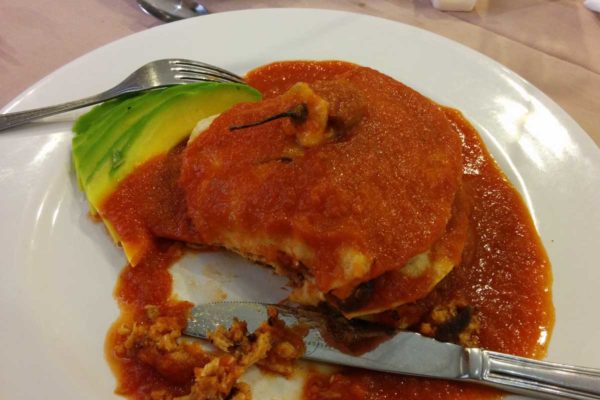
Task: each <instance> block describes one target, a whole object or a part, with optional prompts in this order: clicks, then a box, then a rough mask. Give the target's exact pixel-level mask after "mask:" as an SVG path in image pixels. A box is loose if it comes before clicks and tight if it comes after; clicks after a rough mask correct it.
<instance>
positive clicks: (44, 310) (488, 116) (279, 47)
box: [0, 9, 600, 399]
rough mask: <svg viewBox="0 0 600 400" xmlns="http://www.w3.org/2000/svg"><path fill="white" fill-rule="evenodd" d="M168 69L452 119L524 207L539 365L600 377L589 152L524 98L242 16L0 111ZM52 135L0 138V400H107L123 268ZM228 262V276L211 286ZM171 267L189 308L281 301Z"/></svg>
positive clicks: (58, 131)
mask: <svg viewBox="0 0 600 400" xmlns="http://www.w3.org/2000/svg"><path fill="white" fill-rule="evenodd" d="M168 57H185V58H191V59H197V60H202V61H206V62H209V63H213V64H216V65H221V66H223V67H225V68H229V69H231V70H233V71H235V72H238V73H240V74H242V73H244V72H245V71H247V70H249V69H251V68H253V67H256V66H258V65H261V64H265V63H267V62H270V61H274V60H286V59H341V60H348V61H353V62H356V63H359V64H363V65H367V66H371V67H373V68H376V69H378V70H380V71H382V72H384V73H386V74H389V75H391V76H393V77H395V78H397V79H399V80H401V81H403V82H405V83H407V84H408V85H410V86H412V87H414V88H415V89H417V90H419V91H420V92H422V93H423V94H425V95H427V96H429V97H431V98H432V99H434V100H436V101H438V102H440V103H442V104H446V105H450V106H453V107H456V108H459V109H460V110H462V111H463V112H464V114H465V115H466V116H467V118H469V119H470V120H471V121H472V122H473V123H474V124H475V125H476V127H477V128H478V129H479V131H480V132H481V134H482V135H483V137H484V140H485V141H486V142H487V144H488V146H489V149H490V150H491V152H492V153H493V155H494V156H495V157H496V159H497V160H498V162H499V163H500V165H501V167H502V168H503V169H504V171H505V172H506V173H507V174H508V176H509V177H510V179H511V180H512V182H513V183H514V184H515V185H516V186H517V187H518V189H519V190H520V192H521V193H522V194H523V196H524V198H525V199H526V201H527V203H528V205H529V207H530V209H531V211H532V212H533V214H534V217H535V221H536V224H537V227H538V229H539V231H540V233H541V236H542V239H543V241H544V244H545V246H546V249H547V251H548V253H549V256H550V259H551V261H552V263H553V270H554V302H555V305H556V326H555V329H554V335H553V339H552V342H551V345H550V350H549V354H548V359H550V360H553V361H559V362H566V363H572V364H581V365H587V366H591V367H600V346H598V342H597V337H598V334H599V333H600V319H598V318H597V316H598V311H597V306H598V305H599V304H600V290H598V283H599V282H600V268H598V263H597V260H598V257H597V255H596V250H598V248H600V207H599V205H600V195H599V192H598V188H600V151H598V149H597V147H596V146H595V145H594V144H593V142H592V141H591V140H590V139H589V137H588V136H587V135H586V134H585V132H584V131H583V130H582V129H581V128H580V127H579V126H578V125H577V124H576V123H575V122H574V121H573V120H572V119H571V118H570V117H569V116H568V115H567V114H566V113H565V112H564V111H563V110H562V109H560V108H559V107H558V106H557V105H556V104H554V103H553V102H552V101H551V100H549V99H548V98H547V97H546V96H545V95H544V94H542V93H541V92H540V91H539V90H537V89H536V88H534V87H533V86H531V85H530V84H529V83H528V82H526V81H524V80H523V79H521V78H520V77H518V76H517V75H515V74H514V73H512V72H511V71H509V70H507V69H506V68H504V67H503V66H501V65H499V64H497V63H496V62H494V61H492V60H490V59H488V58H486V57H484V56H482V55H481V54H479V53H477V52H475V51H472V50H470V49H468V48H466V47H463V46H462V45H459V44H457V43H455V42H452V41H450V40H447V39H444V38H442V37H439V36H436V35H434V34H431V33H428V32H426V31H423V30H420V29H417V28H414V27H411V26H407V25H402V24H399V23H396V22H392V21H387V20H383V19H378V18H373V17H367V16H361V15H355V14H349V13H343V12H332V11H323V10H318V11H317V10H307V9H304V10H291V9H277V10H253V11H240V12H233V13H224V14H216V15H211V16H207V17H201V18H195V19H191V20H186V21H182V22H179V23H173V24H169V25H164V26H160V27H157V28H154V29H150V30H148V31H145V32H141V33H138V34H135V35H132V36H130V37H127V38H125V39H122V40H119V41H117V42H114V43H112V44H110V45H108V46H105V47H102V48H100V49H98V50H96V51H93V52H91V53H89V54H87V55H85V56H84V57H81V58H79V59H77V60H75V61H73V62H72V63H70V64H67V65H66V66H64V67H62V68H61V69H59V70H58V71H56V72H54V73H52V74H51V75H49V76H48V77H46V78H45V79H43V80H42V81H40V82H38V83H37V84H35V85H34V86H32V87H31V88H30V89H29V90H27V91H26V92H25V93H23V94H22V95H21V96H19V97H18V98H17V99H15V100H14V101H13V102H12V103H10V104H9V105H8V106H7V107H6V108H5V110H4V111H9V110H10V111H16V110H22V109H28V108H32V107H40V106H44V105H49V104H53V103H59V102H62V101H66V100H71V99H76V98H79V97H84V96H86V95H89V94H92V93H95V92H99V91H101V90H103V89H105V88H108V87H110V86H112V85H113V84H114V83H115V82H118V81H119V80H120V79H121V78H123V77H124V76H126V75H127V74H128V73H130V72H131V71H133V70H134V69H135V68H137V67H138V66H140V65H142V64H144V63H145V62H147V61H150V60H154V59H159V58H168ZM62 120H63V122H60V121H58V122H52V123H44V124H38V125H33V126H32V125H30V126H28V127H24V128H22V129H19V130H14V131H11V132H9V133H5V134H2V135H0V191H1V193H2V194H1V196H2V197H1V207H0V221H1V222H0V223H1V224H2V225H1V228H0V254H1V257H2V258H1V262H0V264H1V266H2V269H1V272H0V274H1V275H0V355H1V356H0V397H1V398H7V399H8V398H11V399H39V398H57V399H58V398H65V399H68V398H73V397H74V396H84V397H85V398H87V399H106V398H110V397H111V396H112V393H113V389H114V386H115V381H114V378H113V376H112V374H111V372H110V370H109V368H108V366H107V364H106V361H105V359H104V352H103V345H104V338H105V334H106V331H107V329H108V327H109V326H110V324H111V323H112V322H113V320H114V319H115V317H116V316H117V306H116V303H115V300H114V299H113V297H112V291H113V287H114V284H115V281H116V279H117V275H118V273H119V271H120V270H121V268H122V267H123V265H124V263H125V262H124V258H123V256H122V254H121V251H120V250H119V249H118V248H116V247H115V246H114V245H113V244H112V243H111V242H110V240H109V238H108V236H107V234H106V233H105V232H104V229H103V227H102V226H101V225H100V224H93V223H92V222H91V221H90V220H89V219H88V217H87V215H86V203H85V201H84V200H83V196H82V194H81V193H79V192H78V191H77V187H76V184H75V180H74V179H73V173H72V171H71V168H70V162H69V151H70V137H71V133H70V124H71V122H72V120H73V118H72V116H70V117H69V116H63V117H62ZM223 262H227V265H229V267H228V269H227V270H228V271H229V272H227V273H225V274H220V275H219V274H215V272H214V271H215V268H214V266H216V265H217V264H219V265H221V264H222V263H223ZM182 264H183V265H179V266H177V267H176V271H178V272H177V276H178V277H177V282H178V284H177V286H178V288H179V290H180V291H187V292H188V293H193V294H196V295H197V293H198V290H197V286H198V285H201V286H203V289H202V290H201V292H202V293H204V296H205V297H208V298H210V297H211V296H213V297H218V296H219V295H220V293H221V289H222V290H224V291H226V292H227V293H228V295H229V298H230V299H233V298H236V297H239V298H249V299H262V300H269V298H270V299H278V298H281V297H282V296H283V291H282V290H281V289H279V283H280V281H278V280H277V279H276V278H273V277H272V276H271V275H270V274H269V273H265V271H264V270H261V269H259V268H256V267H253V266H245V265H243V264H244V263H243V262H242V261H240V260H239V259H236V258H235V257H232V256H215V255H205V256H203V257H199V256H194V257H189V258H187V259H186V260H185V261H184V262H183V263H182ZM190 276H191V277H190ZM263 277H266V278H268V279H263ZM258 282H263V283H262V284H261V286H260V287H257V286H256V285H257V284H258ZM216 285H219V286H216ZM219 288H220V289H219ZM266 288H270V289H268V290H265V289H266ZM265 293H268V295H265ZM265 296H266V297H265ZM507 317H508V318H510V316H507ZM255 377H256V376H255ZM278 382H279V383H282V382H283V381H282V380H279V381H278ZM271 383H272V382H271ZM271 383H269V384H264V381H263V384H262V389H256V390H259V391H261V393H263V395H258V393H257V392H255V398H265V396H266V392H268V391H269V390H271V391H275V392H279V393H283V391H282V389H281V387H275V386H270V385H271ZM292 392H293V391H290V392H288V393H289V394H288V396H289V398H293V397H294V396H293V395H292ZM273 398H274V399H276V398H285V397H284V396H276V395H275V396H274V397H273Z"/></svg>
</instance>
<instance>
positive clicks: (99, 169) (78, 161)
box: [72, 83, 260, 210]
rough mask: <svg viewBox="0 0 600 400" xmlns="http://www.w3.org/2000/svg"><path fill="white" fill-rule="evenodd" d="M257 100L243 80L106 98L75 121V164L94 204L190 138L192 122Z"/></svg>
mask: <svg viewBox="0 0 600 400" xmlns="http://www.w3.org/2000/svg"><path fill="white" fill-rule="evenodd" d="M258 100H260V94H259V93H258V92H257V91H256V90H254V89H252V88H251V87H249V86H246V85H240V84H233V83H197V84H190V85H181V86H173V87H169V88H166V89H159V90H153V91H149V92H146V93H143V94H139V95H129V96H126V97H121V98H118V99H115V100H111V101H108V102H106V103H103V104H101V105H99V106H96V107H94V108H93V109H92V110H90V111H89V112H88V113H86V114H84V115H82V116H81V117H80V118H79V119H78V120H77V121H76V122H75V125H74V126H73V131H74V132H75V136H74V138H73V147H72V154H73V164H74V166H75V172H76V173H77V179H78V181H79V184H80V187H81V189H82V190H83V191H84V192H85V193H86V196H87V198H88V200H89V202H90V205H91V206H92V207H93V209H95V210H97V209H98V208H99V207H100V205H101V203H102V201H103V200H104V199H105V198H106V196H108V195H109V194H110V193H112V191H114V190H115V188H116V186H117V184H118V183H119V182H120V181H121V180H123V178H125V177H126V176H127V175H128V174H129V173H131V172H132V171H133V170H134V169H135V168H136V167H137V166H139V165H141V164H143V163H144V162H145V161H148V160H149V159H151V158H153V157H156V156H157V155H160V154H164V153H166V152H168V151H169V150H170V149H172V148H173V147H174V146H176V145H177V144H179V143H181V141H183V140H184V139H185V138H186V137H188V136H189V135H190V133H191V131H192V129H193V128H194V126H195V125H196V123H197V122H198V121H199V120H201V119H203V118H206V117H209V116H211V115H214V114H218V113H221V112H223V111H225V110H227V109H228V108H230V107H232V106H233V105H235V104H237V103H241V102H253V101H258Z"/></svg>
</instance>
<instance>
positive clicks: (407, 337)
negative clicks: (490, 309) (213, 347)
mask: <svg viewBox="0 0 600 400" xmlns="http://www.w3.org/2000/svg"><path fill="white" fill-rule="evenodd" d="M269 306H271V307H275V308H276V309H277V310H278V312H279V317H280V318H281V319H282V320H283V321H285V323H286V324H287V325H288V326H291V325H294V324H298V323H303V324H305V325H308V326H309V327H310V328H309V331H308V334H307V336H306V337H305V339H304V343H305V345H306V353H305V354H304V358H305V359H307V360H314V361H320V362H325V363H330V364H337V365H345V366H350V367H357V368H365V369H371V370H375V371H383V372H391V373H396V374H404V375H415V376H422V377H428V378H441V379H451V380H455V381H464V382H474V383H480V384H484V385H487V386H493V387H496V388H499V389H503V390H506V391H508V392H513V393H518V394H524V395H527V396H532V397H535V398H543V399H577V400H590V399H600V370H598V369H592V368H582V367H574V366H570V365H564V364H555V363H549V362H543V361H537V360H532V359H528V358H523V357H517V356H513V355H508V354H502V353H497V352H494V351H488V350H483V349H477V348H464V347H461V346H458V345H455V344H449V343H442V342H438V341H436V340H433V339H430V338H427V337H424V336H421V335H419V334H417V333H413V332H406V331H401V332H397V333H394V334H393V335H392V336H390V338H389V340H386V341H383V342H382V343H380V344H379V345H378V346H377V347H375V348H374V349H372V350H370V351H367V352H365V353H363V354H361V355H360V356H357V355H351V354H346V353H342V352H340V351H339V350H336V349H335V348H333V347H331V346H330V345H329V344H327V342H326V340H325V339H324V338H323V335H322V334H321V330H320V329H318V328H317V326H318V325H319V324H320V323H321V322H322V321H319V318H323V317H322V314H319V313H317V312H314V311H306V310H302V309H298V308H294V307H288V306H283V305H269V304H262V303H254V302H220V303H209V304H203V305H198V306H196V307H194V308H193V309H192V311H191V313H190V316H189V319H188V324H187V327H186V329H185V331H184V334H186V335H188V336H194V337H199V338H203V339H206V338H207V335H208V333H209V332H211V331H213V330H214V329H215V328H216V327H217V325H224V326H226V327H228V326H230V325H231V322H232V320H233V318H238V319H240V320H244V321H246V322H247V324H248V330H249V331H250V332H252V331H253V330H254V329H256V328H257V327H258V326H259V325H260V324H261V323H262V322H264V321H266V320H267V318H268V316H267V307H269ZM315 322H316V323H315Z"/></svg>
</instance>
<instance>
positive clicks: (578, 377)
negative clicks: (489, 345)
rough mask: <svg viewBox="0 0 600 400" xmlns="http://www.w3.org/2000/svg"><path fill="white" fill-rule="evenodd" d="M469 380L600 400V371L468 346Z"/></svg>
mask: <svg viewBox="0 0 600 400" xmlns="http://www.w3.org/2000/svg"><path fill="white" fill-rule="evenodd" d="M466 351H467V355H468V359H469V363H468V379H470V380H473V381H476V382H478V383H483V384H487V385H490V386H494V387H497V388H499V389H504V390H506V391H509V392H514V393H519V394H524V395H528V396H531V397H537V398H544V399H576V400H591V399H600V370H598V369H592V368H581V367H574V366H571V365H564V364H555V363H549V362H545V361H537V360H531V359H528V358H523V357H517V356H512V355H508V354H502V353H496V352H494V351H488V350H481V349H467V350H466Z"/></svg>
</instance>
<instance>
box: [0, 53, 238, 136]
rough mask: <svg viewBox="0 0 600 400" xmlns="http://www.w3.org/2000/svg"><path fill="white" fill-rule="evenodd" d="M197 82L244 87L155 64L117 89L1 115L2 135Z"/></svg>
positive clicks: (202, 69) (201, 71)
mask: <svg viewBox="0 0 600 400" xmlns="http://www.w3.org/2000/svg"><path fill="white" fill-rule="evenodd" d="M195 82H233V83H244V80H243V79H242V78H241V77H240V76H238V75H236V74H234V73H233V72H229V71H227V70H225V69H223V68H219V67H215V66H214V65H210V64H206V63H203V62H199V61H192V60H185V59H176V58H174V59H166V60H157V61H152V62H150V63H148V64H146V65H144V66H143V67H141V68H139V69H137V70H135V71H134V72H133V73H132V74H131V75H129V76H128V77H127V78H125V80H123V81H122V82H121V83H119V84H118V85H117V86H115V87H113V88H111V89H109V90H107V91H105V92H102V93H99V94H97V95H95V96H91V97H86V98H85V99H81V100H75V101H69V102H67V103H63V104H59V105H56V106H50V107H43V108H36V109H33V110H28V111H19V112H14V113H7V114H0V131H3V130H5V129H8V128H12V127H15V126H19V125H23V124H25V123H27V122H30V121H33V120H36V119H40V118H44V117H48V116H50V115H55V114H60V113H62V112H66V111H71V110H75V109H78V108H82V107H86V106H91V105H93V104H97V103H101V102H103V101H107V100H110V99H113V98H115V97H117V96H120V95H122V94H125V93H134V92H140V91H143V90H148V89H156V88H160V87H165V86H172V85H181V84H186V83H195Z"/></svg>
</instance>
